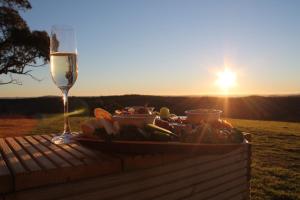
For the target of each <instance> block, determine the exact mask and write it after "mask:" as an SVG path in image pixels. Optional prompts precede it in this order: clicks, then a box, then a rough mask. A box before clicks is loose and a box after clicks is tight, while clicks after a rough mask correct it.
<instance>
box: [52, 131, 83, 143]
mask: <svg viewBox="0 0 300 200" xmlns="http://www.w3.org/2000/svg"><path fill="white" fill-rule="evenodd" d="M78 135H79V134H78V133H76V132H72V133H63V134H61V135H59V136H55V137H53V138H52V139H51V142H52V143H54V144H70V143H72V142H73V138H74V137H76V136H78Z"/></svg>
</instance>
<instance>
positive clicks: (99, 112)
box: [94, 108, 113, 122]
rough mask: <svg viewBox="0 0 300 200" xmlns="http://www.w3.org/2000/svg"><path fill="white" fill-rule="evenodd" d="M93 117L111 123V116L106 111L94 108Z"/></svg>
mask: <svg viewBox="0 0 300 200" xmlns="http://www.w3.org/2000/svg"><path fill="white" fill-rule="evenodd" d="M94 115H95V117H96V118H97V119H99V118H103V119H106V120H108V121H111V122H113V119H112V115H111V114H110V113H109V112H108V111H106V110H104V109H102V108H95V110H94Z"/></svg>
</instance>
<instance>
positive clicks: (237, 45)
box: [0, 0, 300, 97]
mask: <svg viewBox="0 0 300 200" xmlns="http://www.w3.org/2000/svg"><path fill="white" fill-rule="evenodd" d="M30 2H31V4H32V7H33V8H32V10H30V11H27V12H26V13H22V16H23V17H24V18H25V20H26V21H27V23H28V25H29V27H30V28H31V29H38V30H47V31H48V32H49V31H50V28H51V25H53V24H68V25H72V26H73V27H74V28H75V30H76V34H77V43H78V45H77V47H78V53H79V75H78V80H77V81H76V83H75V85H74V86H73V88H72V89H71V91H70V95H71V96H98V95H121V94H153V95H223V94H224V93H225V91H224V88H223V87H222V83H221V85H220V83H219V82H218V75H220V73H221V72H222V71H224V70H225V68H226V69H227V70H230V72H232V73H233V74H234V76H235V83H234V84H233V85H232V86H230V87H229V88H227V91H226V92H227V93H226V94H229V95H250V94H259V95H266V94H295V93H300V78H299V76H300V14H299V11H300V1H298V0H294V1H293V0H285V1H280V0H269V1H268V0H263V1H262V0H257V1H242V0H235V1H232V0H223V1H220V0H207V1H204V0H203V1H202V0H134V1H133V0H127V1H121V0H106V1H100V0H88V1H84V0H76V1H75V0H51V1H46V0H30ZM33 74H34V75H35V76H36V77H38V78H40V79H43V80H42V81H41V82H37V81H35V80H32V79H31V78H29V77H24V76H23V77H20V80H21V81H22V82H23V85H22V86H18V85H2V86H0V97H28V96H46V95H60V91H59V89H58V88H57V87H56V86H55V85H54V83H53V82H52V80H51V76H50V71H49V66H48V65H47V66H45V67H42V68H37V69H35V70H34V72H33ZM0 79H5V77H4V76H0Z"/></svg>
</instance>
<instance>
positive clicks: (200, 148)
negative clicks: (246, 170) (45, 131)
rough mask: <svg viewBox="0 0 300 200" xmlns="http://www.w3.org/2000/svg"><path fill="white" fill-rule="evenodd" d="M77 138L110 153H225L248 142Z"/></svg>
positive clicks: (84, 143)
mask: <svg viewBox="0 0 300 200" xmlns="http://www.w3.org/2000/svg"><path fill="white" fill-rule="evenodd" d="M75 140H76V141H77V142H79V143H80V144H82V145H84V146H87V147H89V148H92V149H96V150H100V151H102V152H108V153H126V154H156V153H184V154H187V153H188V154H197V155H198V154H199V155H201V154H224V153H228V152H231V151H233V150H235V149H238V148H240V147H241V146H243V145H245V144H246V143H247V142H246V141H245V142H244V143H240V144H199V143H182V142H158V141H123V140H122V141H121V140H120V141H117V140H116V141H105V140H103V139H99V138H96V137H85V136H79V137H76V138H75Z"/></svg>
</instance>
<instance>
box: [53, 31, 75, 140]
mask: <svg viewBox="0 0 300 200" xmlns="http://www.w3.org/2000/svg"><path fill="white" fill-rule="evenodd" d="M50 68H51V76H52V79H53V82H54V83H55V84H56V86H57V87H58V88H59V89H60V90H61V91H62V95H63V103H64V131H63V133H62V134H61V135H59V136H56V137H53V138H52V142H53V143H55V144H67V143H70V142H71V139H72V137H73V136H74V133H72V132H71V129H70V124H69V116H68V92H69V90H70V88H71V87H72V86H73V84H74V83H75V81H76V79H77V76H78V64H77V49H76V39H75V32H74V29H73V28H72V27H69V26H53V27H52V29H51V36H50Z"/></svg>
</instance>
